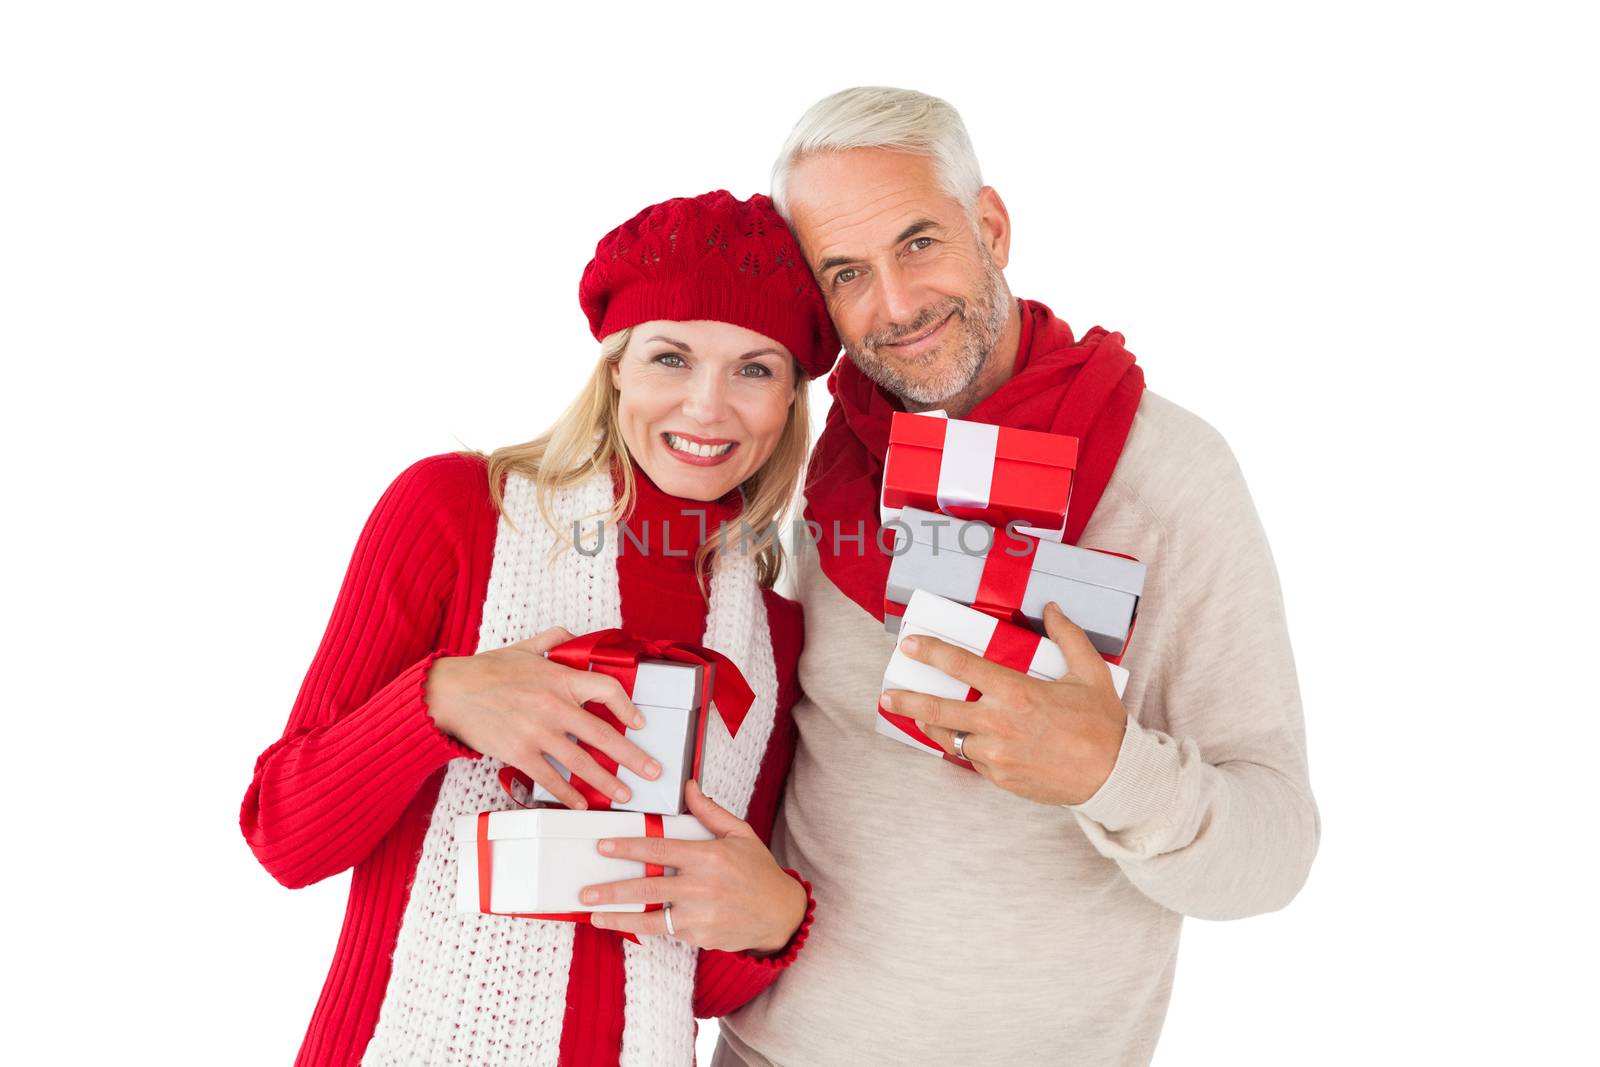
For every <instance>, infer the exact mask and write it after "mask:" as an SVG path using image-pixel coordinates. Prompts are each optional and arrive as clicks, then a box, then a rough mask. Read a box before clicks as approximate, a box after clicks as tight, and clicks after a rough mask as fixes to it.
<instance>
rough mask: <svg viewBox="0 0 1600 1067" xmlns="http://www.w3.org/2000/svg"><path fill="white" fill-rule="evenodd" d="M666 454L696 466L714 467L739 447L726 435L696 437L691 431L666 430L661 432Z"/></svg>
mask: <svg viewBox="0 0 1600 1067" xmlns="http://www.w3.org/2000/svg"><path fill="white" fill-rule="evenodd" d="M661 440H662V442H664V443H665V445H666V448H667V454H668V455H670V456H671V457H672V458H673V459H676V460H680V461H681V462H684V463H688V464H691V465H693V466H696V467H715V466H716V465H717V464H719V463H725V462H726V461H727V460H728V457H729V456H731V455H733V453H734V450H735V449H737V448H738V447H739V442H737V441H732V440H729V439H728V438H726V437H715V438H713V437H696V436H695V435H694V434H692V433H676V432H673V431H671V430H667V431H665V432H663V433H662V434H661Z"/></svg>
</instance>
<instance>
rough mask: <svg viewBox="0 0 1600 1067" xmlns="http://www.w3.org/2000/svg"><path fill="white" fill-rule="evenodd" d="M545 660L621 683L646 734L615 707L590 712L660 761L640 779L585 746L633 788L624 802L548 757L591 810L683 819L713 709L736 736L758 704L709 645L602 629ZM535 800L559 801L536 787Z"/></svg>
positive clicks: (592, 706)
mask: <svg viewBox="0 0 1600 1067" xmlns="http://www.w3.org/2000/svg"><path fill="white" fill-rule="evenodd" d="M546 656H547V657H548V658H549V659H551V660H553V661H555V662H556V663H560V664H563V665H564V666H568V667H572V668H574V669H576V670H591V671H599V672H601V673H603V674H609V675H611V676H612V677H613V678H616V679H617V680H618V681H620V682H621V683H622V687H623V689H625V690H626V691H627V693H628V695H629V699H630V700H631V701H632V702H633V704H634V706H635V707H637V708H638V709H639V714H641V715H643V716H644V718H645V725H644V727H643V729H639V730H631V729H627V728H625V727H624V726H623V724H622V723H621V721H619V720H618V719H617V718H616V716H614V715H612V714H611V709H610V708H608V707H606V706H605V705H604V704H601V703H599V702H598V701H591V702H589V703H587V704H585V705H584V708H585V709H586V710H587V711H589V712H591V713H592V714H594V715H596V716H598V717H599V718H600V719H601V720H602V721H604V722H605V723H606V725H608V726H610V727H612V728H613V729H615V730H616V731H617V732H618V733H622V734H624V735H625V736H626V737H627V738H628V740H630V741H632V742H633V743H634V744H636V745H638V746H639V747H640V748H642V749H643V750H644V751H645V752H647V753H649V754H650V755H651V756H652V757H654V758H655V759H656V761H657V762H659V763H660V764H661V775H660V777H658V778H655V779H650V778H641V777H639V776H638V775H636V774H635V773H634V772H633V771H632V770H631V769H629V768H627V767H621V766H619V765H618V764H617V762H616V761H615V760H614V759H612V758H611V757H610V756H609V755H607V754H606V753H605V752H603V751H601V750H599V749H597V748H594V747H592V746H590V745H588V744H585V743H584V742H582V741H578V742H577V743H578V744H579V745H580V746H581V747H582V748H583V749H584V751H586V752H588V753H589V754H590V755H591V756H593V757H594V758H595V760H596V762H598V763H599V764H600V766H602V767H604V768H605V769H606V770H608V771H610V772H611V773H612V774H614V775H616V776H617V778H618V779H619V780H620V781H621V782H622V784H623V785H625V786H627V787H628V790H629V792H630V794H631V796H629V798H628V800H627V801H626V802H623V801H619V800H617V799H615V798H614V797H612V796H611V795H610V794H608V793H602V792H600V791H599V790H598V789H595V788H594V787H593V786H592V785H590V784H589V783H588V782H586V781H584V780H583V779H582V778H580V777H578V776H576V775H574V774H572V772H571V771H570V770H568V769H567V768H566V767H563V766H562V765H561V764H560V763H559V762H558V761H556V760H555V759H552V758H550V757H549V756H546V757H545V758H546V759H547V760H548V761H549V762H550V765H551V766H553V767H554V768H555V769H556V770H557V771H558V772H559V773H560V774H561V776H562V777H563V778H566V779H567V780H568V781H570V782H571V783H572V784H573V786H574V787H575V788H577V790H578V791H579V792H580V793H581V794H583V798H584V800H585V801H586V802H587V803H588V804H589V807H590V808H591V809H594V810H598V811H607V810H611V809H617V810H619V811H638V812H649V813H653V814H658V815H680V814H682V813H683V812H684V810H685V808H684V802H683V787H684V783H686V782H687V781H688V780H689V779H690V778H697V777H698V776H699V774H700V766H701V763H702V761H703V760H704V758H705V747H706V730H707V728H708V727H709V725H710V723H711V718H712V714H713V711H714V712H715V714H716V715H718V716H719V717H720V718H721V719H722V722H723V725H724V726H725V727H727V730H728V734H729V736H735V735H737V734H738V732H739V727H740V726H741V725H742V724H743V723H744V718H745V716H746V715H747V714H748V713H749V710H750V705H751V703H752V702H753V701H754V700H755V694H754V692H752V690H751V689H750V686H749V683H747V682H746V681H745V679H744V675H742V674H740V673H739V668H738V667H737V666H736V665H735V664H734V662H733V661H732V660H730V659H728V658H727V657H726V656H724V655H722V654H721V653H720V652H717V651H715V650H714V649H709V648H706V647H704V646H702V645H691V644H687V643H684V642H678V641H655V640H648V639H644V638H637V637H632V636H630V635H628V634H626V633H624V632H623V631H621V630H598V631H596V632H594V633H590V634H584V635H583V636H581V637H575V638H573V639H572V640H570V641H567V642H564V643H562V644H560V645H557V646H556V647H555V648H552V649H551V650H550V651H549V652H547V653H546ZM568 736H571V735H568ZM573 740H574V741H577V738H573ZM533 799H534V800H535V801H539V802H545V803H555V802H556V798H555V797H554V796H552V795H551V794H550V793H549V792H547V791H546V790H545V788H544V787H543V786H535V787H534V790H533Z"/></svg>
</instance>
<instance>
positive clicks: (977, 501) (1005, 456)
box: [879, 411, 1078, 541]
mask: <svg viewBox="0 0 1600 1067" xmlns="http://www.w3.org/2000/svg"><path fill="white" fill-rule="evenodd" d="M1077 464H1078V439H1077V438H1076V437H1071V436H1068V435H1066V434H1059V433H1046V432H1044V431H1041V430H1019V429H1017V428H1015V427H1011V426H993V425H990V424H989V423H983V422H971V421H969V420H966V419H948V418H944V417H943V415H942V414H940V413H921V414H917V413H913V412H907V411H897V412H895V413H894V416H893V418H892V419H891V420H890V422H889V450H888V454H887V455H886V456H885V457H884V463H883V491H882V495H881V497H880V499H879V512H880V517H881V518H882V519H883V521H885V522H887V521H888V520H890V519H892V518H893V517H894V516H895V515H896V514H897V513H898V512H899V509H901V508H905V507H914V508H922V509H924V510H926V511H942V512H944V513H945V514H946V515H953V516H955V517H956V518H958V519H982V520H983V521H984V522H988V523H991V524H993V525H995V526H1005V525H1006V524H1007V523H1008V522H1012V521H1015V522H1017V523H1018V524H1019V525H1018V526H1017V527H1016V529H1017V530H1018V532H1020V533H1024V534H1026V535H1028V536H1029V537H1039V538H1043V539H1045V540H1048V541H1060V540H1061V539H1062V537H1063V536H1064V534H1065V531H1066V528H1067V504H1068V502H1069V501H1070V499H1071V497H1072V472H1073V469H1074V468H1075V467H1076V466H1077Z"/></svg>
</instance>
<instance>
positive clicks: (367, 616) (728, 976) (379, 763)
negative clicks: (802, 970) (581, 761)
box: [239, 454, 815, 1067]
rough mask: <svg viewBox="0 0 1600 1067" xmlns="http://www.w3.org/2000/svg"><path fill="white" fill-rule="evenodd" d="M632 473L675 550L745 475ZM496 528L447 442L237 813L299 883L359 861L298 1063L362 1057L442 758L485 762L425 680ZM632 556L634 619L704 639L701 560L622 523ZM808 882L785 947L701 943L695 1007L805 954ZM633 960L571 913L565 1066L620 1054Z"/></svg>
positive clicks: (469, 631) (369, 543)
mask: <svg viewBox="0 0 1600 1067" xmlns="http://www.w3.org/2000/svg"><path fill="white" fill-rule="evenodd" d="M634 473H635V482H636V484H637V486H638V494H639V496H638V502H637V503H636V504H635V506H634V509H633V511H632V512H631V513H630V515H629V517H628V520H627V521H628V522H629V523H630V525H631V526H632V527H633V528H634V529H636V530H638V529H640V528H641V526H642V520H649V527H648V529H649V531H650V535H651V537H652V538H655V537H657V535H658V531H659V530H660V528H661V527H660V523H661V522H662V520H664V519H668V520H671V537H672V544H671V547H672V550H673V551H674V552H678V551H681V550H684V549H690V550H692V548H693V547H694V546H695V545H696V544H697V543H698V534H699V530H700V523H699V518H698V517H697V516H696V515H694V514H692V513H691V514H689V515H684V514H682V511H683V510H684V509H685V508H695V509H702V510H705V511H706V512H707V516H706V524H705V525H706V528H707V529H708V531H710V532H714V531H715V530H716V527H717V521H718V520H719V519H722V518H731V517H732V516H734V515H736V514H737V511H738V503H737V500H738V497H737V491H735V492H734V493H732V494H730V495H729V496H728V497H725V498H723V500H721V501H716V502H712V503H709V504H702V503H698V502H685V501H681V500H679V499H677V498H674V497H670V496H667V495H666V494H664V493H662V492H661V490H659V489H658V488H656V486H655V485H654V484H653V483H651V481H650V480H649V478H647V477H645V476H644V473H643V472H642V471H641V470H640V469H639V468H638V467H637V466H635V467H634ZM497 525H498V516H497V515H496V512H495V509H494V504H493V501H492V500H491V499H490V496H489V485H488V475H487V468H486V465H485V463H484V461H483V460H482V459H481V458H476V457H469V456H463V455H459V454H446V455H441V456H432V457H429V458H427V459H424V460H421V461H420V462H418V463H416V464H413V465H412V466H411V467H409V468H408V469H407V470H405V471H404V472H403V473H402V474H401V475H400V476H399V477H398V478H397V479H395V481H394V483H393V484H392V485H391V486H390V487H389V489H388V491H387V492H385V493H384V495H383V497H382V499H380V500H379V501H378V504H377V507H376V508H375V509H374V510H373V512H372V516H371V517H370V518H369V519H368V520H367V524H366V526H365V528H364V529H363V530H362V532H361V536H360V539H359V540H358V541H357V543H356V548H355V553H354V555H353V557H352V559H351V561H350V567H349V569H348V571H347V572H346V574H345V579H344V584H343V586H342V588H341V589H340V591H339V597H338V600H337V602H336V603H335V605H334V609H333V617H332V618H331V619H330V620H329V622H328V627H327V630H326V632H325V633H324V634H323V637H322V643H321V645H320V646H319V647H318V649H317V653H316V656H315V658H314V659H313V660H312V662H311V667H310V670H309V671H308V672H307V673H306V678H305V682H304V683H303V684H302V686H301V688H300V694H299V696H298V697H297V698H296V699H295V703H294V708H293V710H292V711H291V712H290V714H289V723H288V726H287V727H286V728H285V729H284V732H283V737H282V738H281V739H280V740H279V741H278V742H276V743H275V744H273V745H272V746H271V747H270V748H268V749H267V750H266V751H265V752H263V753H262V754H261V756H260V758H259V759H257V760H256V766H255V777H254V779H253V780H252V781H251V783H250V788H249V790H248V791H247V792H246V793H245V798H244V803H243V805H242V806H241V809H240V812H239V824H240V827H241V829H242V830H243V831H244V836H245V839H246V840H247V841H248V842H249V844H250V848H251V849H252V850H253V851H254V852H255V855H256V858H257V859H258V860H259V861H260V862H261V865H262V866H263V867H265V868H266V869H267V870H268V871H269V872H270V873H271V874H272V876H273V877H274V878H276V879H277V880H278V881H280V882H282V883H283V884H284V885H286V886H289V887H291V888H294V887H299V886H304V885H310V884H311V883H313V882H317V881H320V880H322V879H324V878H327V877H329V876H330V875H334V874H338V873H339V872H341V871H344V870H349V869H351V868H353V869H354V874H353V876H352V878H351V882H350V899H349V902H348V904H347V906H346V909H345V919H344V927H343V929H342V930H340V932H339V943H338V946H337V948H336V949H335V951H334V956H333V964H332V966H331V967H330V968H329V971H328V977H327V980H326V981H325V982H324V984H323V987H322V996H321V998H320V999H319V1001H318V1003H317V1007H316V1011H315V1012H314V1014H313V1015H312V1018H311V1023H310V1026H309V1028H308V1030H307V1032H306V1037H305V1041H304V1042H303V1044H302V1045H301V1048H300V1055H299V1057H298V1059H297V1060H296V1063H297V1064H317V1065H325V1064H341V1065H342V1064H353V1063H357V1062H358V1061H359V1060H360V1059H361V1055H362V1053H363V1052H364V1051H365V1049H366V1046H367V1042H368V1041H369V1040H370V1039H371V1037H372V1032H373V1029H374V1027H375V1026H376V1025H377V1021H378V1010H379V1007H380V1006H381V1005H382V1003H383V996H384V990H385V988H386V986H387V984H388V980H389V971H390V966H391V961H392V957H393V953H394V946H395V940H396V938H397V936H398V935H399V931H400V923H401V919H402V917H403V915H404V913H405V905H406V898H407V894H408V893H409V891H410V886H411V880H412V877H413V875H414V874H415V872H416V866H417V859H418V857H419V855H420V854H421V850H422V841H423V835H424V834H425V833H426V831H427V828H428V820H429V817H430V815H431V814H432V811H433V806H434V801H435V800H436V799H437V797H438V792H439V786H440V784H441V782H442V781H443V779H444V772H445V766H446V764H448V763H449V762H450V760H452V759H455V758H457V757H463V756H464V757H467V758H474V759H475V758H478V755H479V754H478V753H477V752H474V751H473V750H472V749H470V748H467V747H466V746H464V745H462V744H460V743H458V742H457V741H455V740H454V739H453V738H451V737H450V736H448V735H447V734H445V733H444V732H443V731H441V730H440V729H439V728H438V727H437V726H436V725H435V724H434V722H433V719H432V717H431V716H430V714H429V713H428V709H427V706H426V704H425V703H424V701H423V690H424V683H425V681H426V677H427V671H428V668H429V666H430V665H431V664H432V662H433V661H434V659H436V658H438V657H439V656H469V655H472V654H473V653H474V652H476V650H477V644H478V630H479V625H480V622H481V620H482V613H483V603H484V597H485V595H486V592H487V589H488V582H489V571H490V566H491V563H492V561H493V553H494V539H495V530H496V528H497ZM652 549H654V545H652ZM619 552H620V554H619V557H618V563H617V572H618V581H619V586H620V591H621V595H622V622H623V626H624V628H626V629H628V630H629V631H631V632H634V633H638V634H640V635H644V636H650V637H659V638H666V639H669V640H676V641H689V642H694V643H698V642H699V641H700V639H701V638H702V637H703V636H704V632H705V612H706V605H705V601H704V599H703V598H702V597H701V595H700V592H699V589H698V587H697V585H696V583H695V578H694V574H693V571H692V569H691V567H692V551H691V552H690V553H689V555H688V556H677V555H672V556H668V555H663V554H662V553H661V552H659V551H654V550H653V551H652V553H651V554H650V555H648V556H645V555H643V554H641V553H640V552H638V551H636V550H635V549H634V546H633V545H632V544H631V543H630V542H629V541H628V540H627V539H625V538H624V539H620V540H619ZM764 596H765V600H766V608H767V615H768V619H769V620H770V626H771V630H772V641H773V654H774V659H775V661H776V664H777V668H778V708H777V717H776V720H775V721H774V723H773V728H772V738H771V741H770V742H769V743H768V748H767V753H766V757H765V760H764V762H763V764H762V767H761V771H760V774H759V776H758V778H757V781H756V786H755V792H754V794H753V795H752V797H751V800H750V807H749V810H748V812H747V814H746V818H747V821H748V822H749V823H750V825H751V826H752V828H754V829H755V831H756V832H757V833H758V834H760V836H761V838H762V840H764V841H765V840H769V839H770V835H771V831H772V820H773V815H774V812H775V810H776V807H777V802H778V798H779V797H780V796H781V795H782V790H783V781H784V778H785V777H786V776H787V774H788V769H789V761H790V759H791V757H792V756H793V753H794V738H795V735H794V723H793V720H792V719H791V718H790V714H789V713H790V709H791V708H792V707H793V706H794V703H795V700H796V699H797V697H798V695H799V693H798V690H797V686H796V682H795V666H796V662H797V660H798V659H799V655H800V646H801V642H802V626H801V617H800V609H799V605H797V604H795V603H793V602H792V601H789V600H786V599H784V598H783V597H781V596H778V595H777V594H776V593H773V592H771V591H770V590H767V591H765V593H764ZM791 873H793V872H791ZM796 877H798V875H796ZM802 884H804V883H802ZM806 893H807V908H806V915H805V919H804V921H803V922H802V923H801V926H800V929H799V930H798V931H796V933H795V935H794V937H793V938H792V939H791V940H790V943H789V945H788V946H787V948H786V950H785V951H784V952H783V953H781V954H780V955H778V956H776V957H771V958H758V957H755V956H752V955H750V954H748V953H743V952H736V953H730V952H718V951H711V950H702V951H701V952H700V954H699V964H698V971H697V974H696V981H695V994H694V1013H695V1015H697V1016H699V1017H702V1018H708V1017H713V1016H718V1015H723V1014H726V1013H727V1012H730V1011H732V1010H734V1009H735V1008H737V1007H739V1006H740V1005H742V1004H744V1003H746V1002H747V1001H749V1000H750V999H751V998H752V997H754V996H755V995H756V994H758V993H760V992H761V991H762V990H763V989H765V988H766V987H767V986H768V985H770V984H771V983H772V981H773V980H774V979H775V978H776V977H777V976H778V974H779V972H780V971H781V970H782V969H783V968H784V967H786V966H788V964H789V963H790V962H792V961H793V959H794V957H795V954H796V953H797V952H798V951H799V950H800V946H801V945H802V944H803V943H804V941H805V938H806V934H807V932H808V930H809V929H810V925H811V915H812V909H813V908H814V907H815V902H814V901H812V900H811V899H810V886H809V885H807V886H806ZM622 961H623V957H622V942H621V940H620V939H619V937H618V935H617V934H615V933H613V932H608V931H603V930H596V929H595V928H593V927H591V926H588V925H586V924H579V925H578V926H577V927H576V939H575V942H574V945H573V955H572V970H571V974H570V977H569V979H568V985H567V1008H566V1013H567V1014H566V1017H565V1020H564V1022H563V1025H562V1030H561V1063H562V1064H563V1065H573V1067H615V1065H616V1063H617V1062H618V1057H619V1055H620V1052H621V1048H622V1025H623V1018H622V1014H623V1008H624V1005H625V1003H626V1001H625V996H624V988H623V986H624V978H623V962H622Z"/></svg>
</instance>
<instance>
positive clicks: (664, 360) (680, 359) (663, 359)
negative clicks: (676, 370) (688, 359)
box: [650, 352, 686, 367]
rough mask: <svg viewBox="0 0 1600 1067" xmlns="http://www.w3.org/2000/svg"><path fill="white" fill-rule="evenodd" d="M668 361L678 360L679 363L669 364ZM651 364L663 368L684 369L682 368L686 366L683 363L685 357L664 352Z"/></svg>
mask: <svg viewBox="0 0 1600 1067" xmlns="http://www.w3.org/2000/svg"><path fill="white" fill-rule="evenodd" d="M668 360H677V362H676V363H669V362H667V361H668ZM650 362H652V363H659V364H661V365H662V366H663V367H682V366H686V364H685V363H684V362H683V357H682V356H680V355H678V353H676V352H663V353H661V354H660V355H659V356H656V357H655V358H654V359H652V360H651V361H650Z"/></svg>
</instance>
